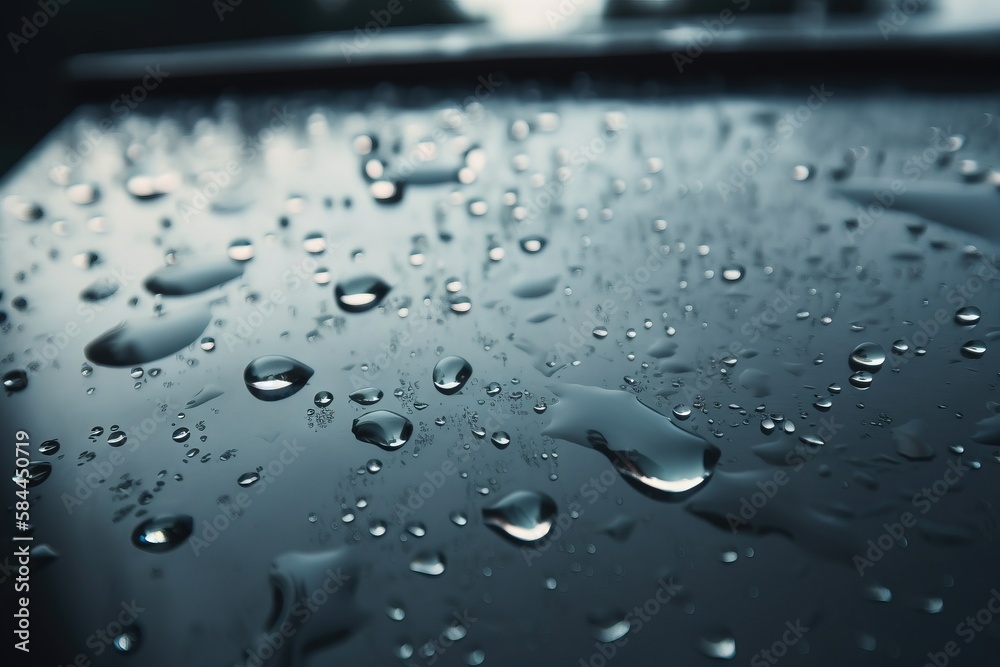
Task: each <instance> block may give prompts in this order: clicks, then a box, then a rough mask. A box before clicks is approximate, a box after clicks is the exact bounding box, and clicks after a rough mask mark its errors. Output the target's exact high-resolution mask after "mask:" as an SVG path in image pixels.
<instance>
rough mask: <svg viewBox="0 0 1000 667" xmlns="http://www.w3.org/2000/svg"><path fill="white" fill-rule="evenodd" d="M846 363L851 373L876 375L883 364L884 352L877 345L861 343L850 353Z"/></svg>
mask: <svg viewBox="0 0 1000 667" xmlns="http://www.w3.org/2000/svg"><path fill="white" fill-rule="evenodd" d="M848 363H849V364H850V366H851V370H852V371H867V372H869V373H878V372H879V371H880V370H881V369H882V364H884V363H885V350H883V349H882V346H881V345H879V344H878V343H861V345H858V346H857V347H856V348H854V351H853V352H851V357H850V359H849V360H848ZM855 386H856V385H855Z"/></svg>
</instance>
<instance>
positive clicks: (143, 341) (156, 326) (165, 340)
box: [83, 306, 212, 366]
mask: <svg viewBox="0 0 1000 667" xmlns="http://www.w3.org/2000/svg"><path fill="white" fill-rule="evenodd" d="M211 319H212V312H211V310H209V308H208V307H207V306H195V307H190V308H188V309H186V310H180V309H178V310H175V311H173V312H171V313H167V314H165V315H162V316H160V317H154V318H146V319H141V320H132V321H130V322H123V323H121V324H119V325H118V326H116V327H114V328H113V329H109V330H108V331H105V332H104V333H103V334H101V335H100V336H98V337H97V338H95V339H94V340H92V341H91V342H90V343H88V344H87V346H86V347H85V348H84V350H83V352H84V354H85V355H86V357H87V359H89V360H90V361H92V362H93V363H95V364H101V365H102V366H134V365H135V364H142V363H146V362H149V361H155V360H156V359H162V358H163V357H166V356H168V355H171V354H174V353H175V352H177V351H179V350H181V349H183V348H185V347H187V346H188V345H190V344H191V343H193V342H194V341H195V340H197V339H198V337H199V336H200V335H201V333H202V332H203V331H204V330H205V327H207V326H208V323H209V322H210V321H211Z"/></svg>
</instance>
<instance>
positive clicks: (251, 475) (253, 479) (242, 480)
mask: <svg viewBox="0 0 1000 667" xmlns="http://www.w3.org/2000/svg"><path fill="white" fill-rule="evenodd" d="M259 481H260V474H258V473H256V472H245V473H243V474H242V475H240V476H239V477H238V478H237V479H236V483H237V484H239V485H240V486H242V487H247V486H253V485H254V484H256V483H257V482H259Z"/></svg>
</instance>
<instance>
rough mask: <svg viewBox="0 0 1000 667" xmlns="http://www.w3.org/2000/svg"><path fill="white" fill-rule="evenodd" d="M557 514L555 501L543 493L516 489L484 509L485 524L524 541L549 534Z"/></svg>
mask: <svg viewBox="0 0 1000 667" xmlns="http://www.w3.org/2000/svg"><path fill="white" fill-rule="evenodd" d="M555 515H556V502H555V501H554V500H552V498H550V497H549V496H547V495H545V494H544V493H537V492H535V491H515V492H513V493H510V494H508V495H506V496H504V497H503V498H501V499H500V500H498V501H497V502H496V503H494V504H493V505H490V506H489V507H485V508H483V523H485V524H486V525H488V526H493V527H494V528H496V529H498V530H499V531H501V532H502V533H504V534H506V535H508V536H510V537H512V538H514V539H515V540H520V541H522V542H534V541H535V540H540V539H542V538H543V537H545V536H546V535H548V534H549V531H550V530H552V522H553V520H554V518H555Z"/></svg>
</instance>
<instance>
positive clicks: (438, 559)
mask: <svg viewBox="0 0 1000 667" xmlns="http://www.w3.org/2000/svg"><path fill="white" fill-rule="evenodd" d="M444 568H445V559H444V555H443V554H440V553H436V552H430V551H425V552H423V553H420V554H417V556H416V558H414V559H413V560H412V561H410V569H411V570H412V571H414V572H417V573H419V574H426V575H428V576H432V577H436V576H438V575H440V574H443V573H444Z"/></svg>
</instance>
